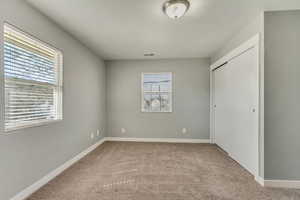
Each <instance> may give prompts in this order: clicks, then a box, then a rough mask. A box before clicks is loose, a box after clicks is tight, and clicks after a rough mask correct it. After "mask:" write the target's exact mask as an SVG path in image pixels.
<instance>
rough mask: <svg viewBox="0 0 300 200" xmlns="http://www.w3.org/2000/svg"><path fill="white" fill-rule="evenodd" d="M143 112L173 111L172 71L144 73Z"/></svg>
mask: <svg viewBox="0 0 300 200" xmlns="http://www.w3.org/2000/svg"><path fill="white" fill-rule="evenodd" d="M142 112H172V73H171V72H164V73H143V74H142Z"/></svg>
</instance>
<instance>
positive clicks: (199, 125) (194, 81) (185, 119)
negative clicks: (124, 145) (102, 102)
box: [106, 59, 210, 139]
mask: <svg viewBox="0 0 300 200" xmlns="http://www.w3.org/2000/svg"><path fill="white" fill-rule="evenodd" d="M209 64H210V63H209V60H208V59H182V60H181V59H178V60H148V61H138V60H132V61H110V62H107V63H106V65H107V73H106V75H107V111H108V118H107V119H108V122H107V127H108V128H107V130H108V135H109V136H112V137H137V138H193V139H209ZM142 72H173V73H174V74H173V81H174V82H173V87H174V88H173V91H174V95H173V112H172V113H141V73H142ZM121 128H126V129H127V132H126V133H125V134H122V133H121V131H120V129H121ZM182 128H187V129H188V133H187V134H185V135H184V134H182Z"/></svg>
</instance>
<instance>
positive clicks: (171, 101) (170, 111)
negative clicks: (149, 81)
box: [141, 72, 174, 113]
mask: <svg viewBox="0 0 300 200" xmlns="http://www.w3.org/2000/svg"><path fill="white" fill-rule="evenodd" d="M147 74H171V89H170V91H169V92H145V91H144V75H147ZM173 76H174V73H173V72H142V73H141V112H142V113H173V94H174V91H173V88H174V86H173V80H174V78H173ZM145 93H150V94H151V93H155V94H163V93H165V94H169V96H170V110H169V111H146V110H145V109H144V94H145Z"/></svg>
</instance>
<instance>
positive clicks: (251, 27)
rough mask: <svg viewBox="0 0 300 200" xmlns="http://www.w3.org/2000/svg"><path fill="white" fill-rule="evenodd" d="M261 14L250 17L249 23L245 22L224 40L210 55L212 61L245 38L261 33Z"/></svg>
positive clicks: (242, 41) (238, 44)
mask: <svg viewBox="0 0 300 200" xmlns="http://www.w3.org/2000/svg"><path fill="white" fill-rule="evenodd" d="M262 17H263V16H262V14H260V15H258V16H257V17H255V18H254V19H252V20H251V21H250V22H249V24H246V25H245V27H243V28H242V29H241V30H239V31H238V32H237V33H235V34H234V35H233V36H232V38H231V39H230V40H229V41H228V42H226V43H225V44H224V45H223V46H222V47H221V48H220V49H219V50H218V51H217V52H215V53H214V55H213V56H212V57H211V61H212V63H214V62H215V61H217V60H218V59H220V58H221V57H223V56H225V55H226V54H227V53H229V52H230V51H231V50H233V49H235V48H236V47H238V46H240V45H241V44H242V43H244V42H245V41H246V40H248V39H250V38H251V37H252V36H254V35H256V34H257V33H262V30H263V18H262Z"/></svg>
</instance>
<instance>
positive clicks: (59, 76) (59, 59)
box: [1, 22, 63, 134]
mask: <svg viewBox="0 0 300 200" xmlns="http://www.w3.org/2000/svg"><path fill="white" fill-rule="evenodd" d="M2 28H3V32H2V44H1V48H2V49H3V48H4V44H5V29H6V28H8V29H10V30H12V31H13V32H16V33H17V34H19V35H21V36H22V37H25V38H27V39H29V40H32V42H35V43H38V44H40V45H42V46H44V47H46V48H49V49H50V50H52V51H54V52H55V57H56V58H55V59H54V68H55V69H54V70H55V71H56V83H55V84H51V83H43V82H40V81H34V80H25V79H18V78H16V79H17V80H20V81H21V82H22V81H23V83H30V82H31V83H32V84H35V85H48V86H52V87H53V88H54V90H56V92H55V93H54V95H53V101H54V107H55V111H56V115H55V119H45V120H39V121H37V122H31V123H28V124H23V125H22V123H20V125H18V126H14V127H6V119H5V114H6V108H5V107H6V101H7V98H6V88H5V82H6V80H9V79H7V78H6V77H5V62H4V56H5V55H4V50H2V52H1V53H2V58H3V59H2V66H3V70H2V72H1V73H3V74H2V77H3V80H2V83H3V97H4V98H3V104H2V110H3V113H2V116H3V129H4V131H3V132H4V134H11V132H13V131H16V130H21V129H26V128H32V127H39V126H44V125H48V124H52V123H56V122H59V121H62V120H63V51H61V50H60V49H58V48H56V47H54V46H53V45H51V44H49V43H47V42H44V41H43V40H40V39H39V38H38V37H36V36H34V35H32V34H30V33H28V32H25V31H23V30H22V29H20V28H18V27H16V26H14V25H12V24H10V23H8V22H4V23H3V24H2ZM10 79H14V78H10Z"/></svg>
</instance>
